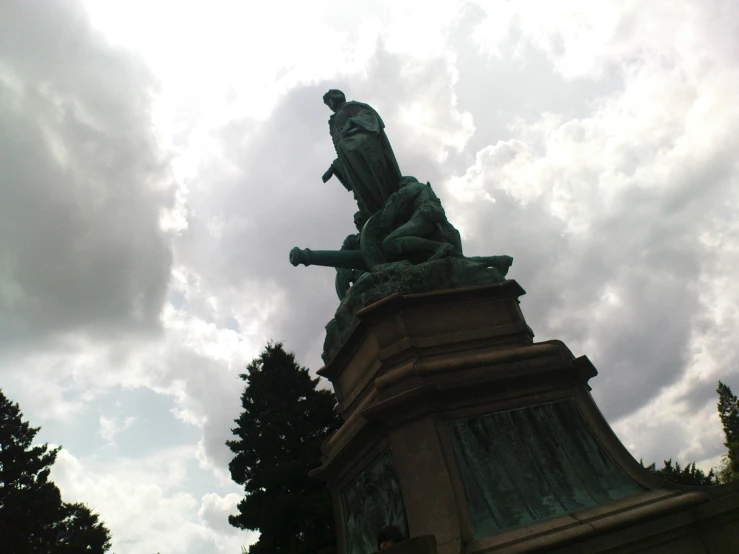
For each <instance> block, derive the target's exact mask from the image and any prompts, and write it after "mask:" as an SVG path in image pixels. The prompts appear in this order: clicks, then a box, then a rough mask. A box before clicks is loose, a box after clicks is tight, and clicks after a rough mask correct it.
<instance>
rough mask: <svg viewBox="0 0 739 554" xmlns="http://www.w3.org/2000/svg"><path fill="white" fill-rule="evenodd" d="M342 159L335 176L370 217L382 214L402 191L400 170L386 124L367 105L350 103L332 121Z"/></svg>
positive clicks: (330, 121)
mask: <svg viewBox="0 0 739 554" xmlns="http://www.w3.org/2000/svg"><path fill="white" fill-rule="evenodd" d="M328 123H329V130H330V132H331V140H332V141H333V143H334V147H335V148H336V155H337V156H338V158H337V159H336V160H335V161H334V163H333V164H332V167H333V169H334V174H335V175H336V176H337V177H338V179H339V180H340V181H341V182H342V183H343V185H344V186H345V187H346V188H347V189H349V190H350V191H352V192H353V193H354V197H355V198H356V200H357V204H358V205H359V209H360V211H362V212H363V213H364V214H365V216H366V217H370V216H371V215H373V214H374V213H375V212H378V211H380V210H382V209H383V208H384V206H385V202H386V201H387V199H388V198H389V197H390V195H391V194H393V193H394V192H395V191H397V190H398V183H399V181H400V176H401V175H400V169H399V168H398V162H397V161H396V160H395V154H393V150H392V148H391V147H390V141H388V139H387V136H386V135H385V131H384V129H385V124H384V123H383V122H382V119H381V118H380V116H379V114H378V113H377V112H376V111H375V110H374V109H372V108H371V107H370V106H368V105H367V104H362V103H361V102H346V103H344V105H342V106H341V108H339V109H338V110H337V111H336V113H334V114H333V115H332V116H331V118H330V119H329V122H328Z"/></svg>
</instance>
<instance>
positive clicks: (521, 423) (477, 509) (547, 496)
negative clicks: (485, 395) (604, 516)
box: [449, 401, 643, 539]
mask: <svg viewBox="0 0 739 554" xmlns="http://www.w3.org/2000/svg"><path fill="white" fill-rule="evenodd" d="M449 430H450V432H451V435H452V443H453V445H454V453H455V457H456V459H457V467H458V468H459V471H460V475H461V477H462V482H463V484H464V489H465V492H466V494H467V505H468V508H469V511H470V516H471V519H472V522H473V524H474V527H475V538H478V539H480V538H484V537H489V536H492V535H495V534H497V533H501V532H503V531H507V530H511V529H516V528H518V527H524V526H526V525H531V524H533V523H536V522H538V521H544V520H547V519H552V518H555V517H558V516H561V515H565V514H569V513H571V512H575V511H578V510H583V509H586V508H590V507H592V506H597V505H599V504H602V503H603V502H608V501H611V500H617V499H619V498H625V497H627V496H630V495H632V494H636V493H638V492H642V491H643V489H642V488H641V487H639V486H638V485H637V484H636V483H634V482H633V481H632V480H631V479H629V477H628V476H627V475H626V474H625V473H624V472H623V471H622V470H621V468H619V467H618V465H616V463H615V462H614V461H613V460H612V459H611V458H610V456H609V455H608V454H607V453H606V451H605V450H604V449H603V447H602V446H601V445H600V444H599V443H598V441H597V439H596V438H595V436H594V435H593V433H592V431H591V430H590V428H589V427H588V425H587V424H586V423H585V421H584V420H583V418H582V415H581V414H580V412H579V410H578V409H577V407H576V406H575V404H574V403H573V402H572V401H564V402H555V403H552V404H544V405H540V406H534V407H530V408H524V409H520V410H513V411H509V412H500V413H496V414H491V415H486V416H483V417H478V418H473V419H466V420H462V421H455V422H453V423H450V424H449Z"/></svg>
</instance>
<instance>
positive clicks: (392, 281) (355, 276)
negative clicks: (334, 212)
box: [290, 90, 513, 362]
mask: <svg viewBox="0 0 739 554" xmlns="http://www.w3.org/2000/svg"><path fill="white" fill-rule="evenodd" d="M323 100H324V102H325V103H326V105H328V107H329V108H330V109H331V110H332V111H333V112H334V114H333V115H332V116H331V117H330V119H329V131H330V134H331V139H332V141H333V143H334V148H335V149H336V155H337V158H336V159H335V160H334V161H333V162H332V164H331V166H330V167H329V169H328V170H327V171H326V173H324V175H323V181H324V182H326V181H328V180H329V179H331V178H332V177H336V178H337V179H338V180H339V182H340V183H341V184H342V185H343V186H344V187H345V188H346V189H347V190H348V191H350V192H352V193H353V194H354V198H355V200H356V202H357V207H358V208H359V211H357V212H356V213H355V214H354V223H355V225H356V227H357V231H358V232H357V233H355V234H352V235H349V236H348V237H346V239H344V243H343V244H342V246H341V248H340V249H339V250H311V249H308V248H305V249H301V248H297V247H295V248H293V249H292V251H291V252H290V263H291V264H293V265H294V266H298V265H301V264H302V265H306V266H308V265H320V266H325V267H333V268H336V281H335V285H336V294H337V296H338V297H339V300H341V303H340V305H339V308H338V310H337V312H336V316H335V317H334V319H333V320H331V322H329V324H328V325H327V326H326V342H325V344H324V352H323V358H324V361H326V362H327V361H328V360H330V359H331V358H332V357H333V355H334V354H335V353H336V351H337V349H338V347H339V346H340V345H341V343H342V342H343V341H344V340H345V339H346V337H347V336H348V335H349V333H350V332H351V330H352V328H353V327H354V325H355V324H356V323H357V319H356V313H357V312H358V311H359V310H361V309H362V308H364V307H365V306H368V305H369V304H371V303H373V302H376V301H377V300H380V299H382V298H384V297H386V296H389V295H390V294H393V293H401V294H407V293H414V292H431V291H434V290H442V289H453V288H459V287H468V286H475V285H485V284H490V283H499V282H501V281H504V280H505V275H506V273H507V272H508V268H509V267H510V266H511V264H512V263H513V258H511V257H510V256H480V257H465V256H464V254H463V252H462V241H461V239H460V236H459V232H458V231H457V229H455V228H454V226H453V225H452V224H451V223H450V222H449V221H448V220H447V217H446V213H445V212H444V208H443V207H442V205H441V201H440V200H439V198H438V196H436V194H435V192H434V190H433V189H432V188H431V184H430V183H421V182H419V181H418V179H416V178H415V177H410V176H402V174H401V172H400V169H399V167H398V162H397V161H396V159H395V154H394V153H393V150H392V148H391V147H390V141H389V140H388V138H387V136H386V134H385V124H384V123H383V121H382V119H381V118H380V116H379V114H378V113H377V112H376V111H375V110H374V109H373V108H372V107H370V106H368V105H367V104H362V103H360V102H347V101H346V98H345V96H344V93H343V92H341V91H339V90H330V91H328V92H327V93H326V94H325V95H324V97H323Z"/></svg>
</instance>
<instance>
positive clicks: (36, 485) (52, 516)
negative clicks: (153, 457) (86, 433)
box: [0, 390, 110, 554]
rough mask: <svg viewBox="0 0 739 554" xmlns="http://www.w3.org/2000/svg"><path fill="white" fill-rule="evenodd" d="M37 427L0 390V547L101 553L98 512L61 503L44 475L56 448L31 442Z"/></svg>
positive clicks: (51, 553)
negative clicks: (24, 417) (25, 419)
mask: <svg viewBox="0 0 739 554" xmlns="http://www.w3.org/2000/svg"><path fill="white" fill-rule="evenodd" d="M39 430H40V427H31V426H30V425H29V423H28V422H27V421H23V414H22V412H21V410H20V407H19V406H18V404H17V403H13V402H11V401H10V400H9V399H8V398H7V397H6V396H5V394H4V393H3V391H2V390H0V552H3V553H4V554H26V553H29V554H30V553H34V554H35V553H40V552H43V553H44V554H79V553H81V552H85V553H90V554H98V553H100V554H101V553H103V552H107V551H108V549H109V548H110V532H109V531H108V529H107V528H106V527H105V526H104V525H103V523H102V522H100V521H99V519H98V516H97V515H96V514H94V513H93V512H92V511H90V509H89V508H88V507H87V506H85V505H84V504H79V503H77V504H68V503H66V502H63V501H62V497H61V493H60V492H59V488H58V487H57V486H56V485H55V484H54V483H53V482H52V481H50V480H49V473H50V471H51V466H52V465H53V464H54V462H55V461H56V457H57V454H58V453H59V451H60V450H61V447H58V448H53V449H50V448H49V446H48V445H47V444H44V445H40V446H33V440H34V438H35V437H36V434H37V433H38V432H39Z"/></svg>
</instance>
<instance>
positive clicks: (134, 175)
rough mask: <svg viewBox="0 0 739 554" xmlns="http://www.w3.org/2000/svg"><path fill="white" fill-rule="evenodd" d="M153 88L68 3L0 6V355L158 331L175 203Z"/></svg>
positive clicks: (149, 79) (137, 64)
mask: <svg viewBox="0 0 739 554" xmlns="http://www.w3.org/2000/svg"><path fill="white" fill-rule="evenodd" d="M154 84H155V83H154V81H153V78H152V76H151V75H150V74H149V73H148V72H147V70H146V68H145V67H144V66H143V65H142V63H141V62H140V61H138V60H137V59H136V58H135V57H133V56H132V55H129V54H127V53H125V52H122V51H119V50H117V49H115V48H113V47H111V46H110V45H108V44H107V43H106V42H105V41H104V40H103V39H102V38H101V36H100V35H99V34H98V33H96V32H94V31H93V30H92V28H91V26H90V24H89V22H88V20H87V17H86V16H85V15H84V14H83V13H82V11H81V8H80V7H79V6H78V5H77V4H76V3H75V2H71V1H67V2H65V1H45V2H3V3H2V4H0V167H1V168H2V171H1V172H0V198H2V201H1V202H0V314H2V315H0V346H2V345H4V346H6V347H7V346H8V345H9V343H12V345H13V346H14V347H19V346H21V345H22V344H24V343H26V342H27V341H31V342H33V343H34V344H37V341H39V340H41V339H42V338H43V337H46V338H50V337H53V336H54V335H56V334H58V333H61V332H65V333H69V332H76V331H81V332H84V333H117V332H120V331H123V330H125V331H133V330H138V331H151V330H154V329H156V328H157V326H158V315H159V311H160V308H161V305H162V302H163V298H164V293H165V290H166V286H167V282H168V278H169V272H170V265H171V254H170V248H169V245H168V240H167V238H166V237H165V235H164V234H163V233H162V231H161V230H160V227H159V215H160V210H161V209H162V208H164V207H168V206H171V205H172V201H173V193H172V188H171V187H170V186H168V180H169V179H168V174H167V160H166V159H164V158H163V157H162V156H161V155H160V154H159V153H158V150H157V145H156V142H155V140H154V137H153V135H152V132H151V118H150V113H149V106H150V100H151V92H152V89H153V86H154Z"/></svg>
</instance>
